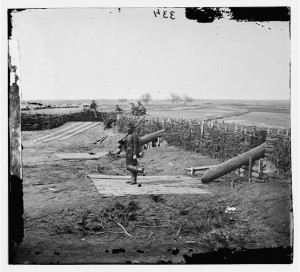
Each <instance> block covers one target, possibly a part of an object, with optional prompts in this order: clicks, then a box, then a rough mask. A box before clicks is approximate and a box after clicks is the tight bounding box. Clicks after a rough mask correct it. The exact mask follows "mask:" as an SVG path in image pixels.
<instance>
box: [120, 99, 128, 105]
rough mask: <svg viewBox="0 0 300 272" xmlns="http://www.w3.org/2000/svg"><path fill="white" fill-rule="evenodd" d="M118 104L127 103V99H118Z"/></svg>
mask: <svg viewBox="0 0 300 272" xmlns="http://www.w3.org/2000/svg"><path fill="white" fill-rule="evenodd" d="M119 102H120V103H121V104H123V103H125V102H127V99H126V98H120V99H119Z"/></svg>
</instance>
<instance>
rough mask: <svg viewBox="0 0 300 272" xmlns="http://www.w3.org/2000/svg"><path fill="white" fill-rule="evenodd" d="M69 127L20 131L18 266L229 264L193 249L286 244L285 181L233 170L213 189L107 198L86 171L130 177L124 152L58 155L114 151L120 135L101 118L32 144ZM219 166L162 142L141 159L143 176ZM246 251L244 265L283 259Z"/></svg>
mask: <svg viewBox="0 0 300 272" xmlns="http://www.w3.org/2000/svg"><path fill="white" fill-rule="evenodd" d="M68 125H70V124H65V125H63V126H62V127H59V128H56V129H52V130H48V131H47V130H46V131H36V132H34V131H32V132H29V131H27V132H22V143H23V146H24V149H23V175H24V177H23V181H24V185H23V186H24V210H25V211H24V220H25V222H24V224H25V237H24V242H23V243H22V244H20V245H19V246H18V247H16V248H15V251H16V256H15V258H14V261H13V262H14V263H17V264H24V263H25V264H100V263H101V264H104V263H106V264H108V263H119V264H126V263H161V264H163V263H193V262H197V263H226V259H225V258H223V256H222V258H221V259H217V258H214V259H213V260H209V259H205V258H204V257H202V259H201V256H204V255H199V254H200V253H210V252H220V250H222V249H230V250H231V251H233V250H240V249H247V250H249V252H251V250H252V249H256V250H257V249H270V248H275V249H276V248H281V249H285V248H288V247H289V246H292V231H291V229H292V217H291V216H292V213H291V209H292V206H291V193H292V192H291V182H289V181H287V180H284V181H282V180H275V179H268V180H265V182H261V183H258V182H253V183H248V181H245V180H242V179H241V178H240V177H237V176H235V175H233V174H230V175H227V176H224V177H222V178H220V179H218V180H217V181H215V182H212V183H208V184H206V185H205V186H206V189H208V190H209V191H210V192H211V194H209V195H208V194H203V195H138V196H126V197H115V198H113V197H106V198H104V197H101V196H100V194H99V193H98V191H97V190H96V188H95V186H94V185H93V183H92V181H91V180H90V179H89V178H87V175H88V174H95V173H99V171H100V172H101V173H103V174H106V175H128V172H127V170H126V169H125V158H111V157H104V158H99V159H98V160H81V161H80V160H79V161H66V160H61V159H59V158H58V157H56V156H55V153H75V152H89V151H93V152H101V151H108V150H113V151H114V150H115V149H116V147H117V140H118V139H119V138H120V137H121V136H122V135H120V134H118V133H115V132H114V131H113V130H105V131H103V129H102V125H99V126H96V127H94V128H92V129H90V130H88V131H86V132H83V133H81V134H78V135H76V136H74V137H71V138H69V139H68V140H65V141H50V142H41V141H38V142H34V141H33V140H34V139H38V138H40V137H42V136H44V135H47V134H50V133H52V132H55V131H58V130H61V129H63V128H64V127H66V126H68ZM104 135H108V137H107V138H106V139H105V141H104V142H103V143H102V144H100V145H97V144H94V142H95V141H96V140H97V139H99V138H101V137H102V136H104ZM217 163H218V161H217V160H215V159H212V158H207V157H204V156H201V155H200V154H196V153H191V152H187V151H184V150H181V149H178V148H174V147H172V146H167V145H166V144H163V146H161V147H157V148H152V149H148V150H146V151H145V156H144V158H143V159H142V160H141V165H143V166H145V169H146V170H145V171H146V175H186V171H185V170H184V168H185V167H191V166H201V165H211V164H217ZM97 169H98V170H97ZM195 178H196V179H199V183H200V177H199V175H195ZM233 180H235V186H234V188H231V181H233ZM128 186H130V185H128ZM227 207H235V208H236V210H235V212H234V213H230V212H226V208H227ZM118 223H119V224H120V225H121V226H123V227H124V228H125V229H126V231H127V232H128V234H129V235H128V234H125V232H124V230H123V228H122V227H121V226H120V225H119V224H118ZM218 250H219V251H218ZM246 252H247V251H246ZM252 253H253V252H252ZM199 256H200V257H199ZM245 256H246V255H244V258H240V263H256V262H260V263H264V262H266V263H277V262H279V263H280V260H279V259H280V258H276V254H273V256H272V257H271V258H268V256H267V255H262V254H260V259H259V261H258V259H254V260H253V259H251V258H250V255H249V256H248V257H245ZM251 256H252V255H251ZM194 257H197V261H195V258H194ZM193 258H194V259H193ZM207 260H208V261H207ZM272 260H273V261H272Z"/></svg>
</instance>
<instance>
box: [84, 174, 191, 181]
mask: <svg viewBox="0 0 300 272" xmlns="http://www.w3.org/2000/svg"><path fill="white" fill-rule="evenodd" d="M88 177H89V178H91V179H120V180H125V179H130V177H131V176H115V175H114V176H113V175H101V174H91V175H88ZM138 179H141V180H161V179H163V180H165V181H168V180H174V181H176V180H177V181H182V180H197V179H194V178H192V177H186V176H138Z"/></svg>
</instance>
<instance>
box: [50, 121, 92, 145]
mask: <svg viewBox="0 0 300 272" xmlns="http://www.w3.org/2000/svg"><path fill="white" fill-rule="evenodd" d="M91 123H92V122H84V124H82V125H80V126H78V127H76V128H73V129H71V130H69V131H67V132H65V133H63V134H60V135H58V136H55V137H53V138H51V139H47V140H45V142H49V141H52V140H55V139H57V138H59V137H61V136H64V135H66V134H69V133H70V132H73V131H76V130H77V129H80V128H82V127H85V126H87V125H90V124H91Z"/></svg>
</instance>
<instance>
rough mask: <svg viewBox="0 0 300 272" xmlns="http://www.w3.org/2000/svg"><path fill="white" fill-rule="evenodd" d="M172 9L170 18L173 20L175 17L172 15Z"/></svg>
mask: <svg viewBox="0 0 300 272" xmlns="http://www.w3.org/2000/svg"><path fill="white" fill-rule="evenodd" d="M174 13H175V12H174V11H170V18H171V19H172V20H175V17H174Z"/></svg>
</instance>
